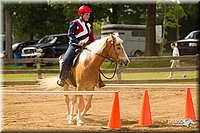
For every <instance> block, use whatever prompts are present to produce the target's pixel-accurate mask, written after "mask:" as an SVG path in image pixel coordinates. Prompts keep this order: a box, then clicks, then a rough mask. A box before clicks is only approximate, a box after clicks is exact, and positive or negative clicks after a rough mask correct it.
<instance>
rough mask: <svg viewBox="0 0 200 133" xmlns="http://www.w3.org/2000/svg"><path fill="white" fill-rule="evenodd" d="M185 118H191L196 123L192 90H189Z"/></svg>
mask: <svg viewBox="0 0 200 133" xmlns="http://www.w3.org/2000/svg"><path fill="white" fill-rule="evenodd" d="M185 118H191V119H192V120H194V121H196V117H195V112H194V106H193V102H192V96H191V92H190V88H188V89H187V96H186V105H185Z"/></svg>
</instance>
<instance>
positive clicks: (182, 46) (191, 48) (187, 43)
mask: <svg viewBox="0 0 200 133" xmlns="http://www.w3.org/2000/svg"><path fill="white" fill-rule="evenodd" d="M174 43H175V45H176V46H177V47H178V49H179V52H180V55H195V54H198V47H199V45H200V31H199V30H196V31H192V32H190V33H189V34H188V35H187V36H186V37H185V38H184V39H182V40H178V41H175V42H174Z"/></svg>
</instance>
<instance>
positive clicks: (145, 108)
mask: <svg viewBox="0 0 200 133" xmlns="http://www.w3.org/2000/svg"><path fill="white" fill-rule="evenodd" d="M139 124H140V125H142V126H147V125H151V124H152V119H151V111H150V104H149V97H148V91H147V90H145V93H144V98H143V105H142V110H141V116H140V122H139Z"/></svg>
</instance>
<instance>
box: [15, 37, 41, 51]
mask: <svg viewBox="0 0 200 133" xmlns="http://www.w3.org/2000/svg"><path fill="white" fill-rule="evenodd" d="M38 41H39V40H28V41H24V42H18V43H14V44H13V45H12V50H13V52H14V53H17V54H21V52H22V49H23V48H24V47H27V46H30V45H33V44H36V43H37V42H38Z"/></svg>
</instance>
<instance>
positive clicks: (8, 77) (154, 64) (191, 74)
mask: <svg viewBox="0 0 200 133" xmlns="http://www.w3.org/2000/svg"><path fill="white" fill-rule="evenodd" d="M195 65H196V62H194V61H185V62H181V66H184V67H186V66H195ZM169 66H170V63H169V61H132V62H131V63H130V64H129V66H128V68H159V67H169ZM35 68H36V67H35V66H33V67H30V68H27V67H26V65H25V64H24V65H22V66H14V64H9V65H3V66H2V69H3V70H28V69H29V70H31V69H35ZM41 68H42V69H59V66H58V64H55V65H52V66H46V65H41ZM101 69H102V70H103V69H113V70H114V64H110V62H104V63H103V64H102V66H101ZM168 74H169V72H145V73H122V79H123V80H153V79H155V80H156V79H166V78H167V77H168ZM186 74H187V78H196V77H197V76H198V71H187V72H186ZM56 76H57V77H58V74H42V78H48V77H56ZM106 76H108V77H111V76H112V73H108V74H106ZM173 78H174V79H179V78H182V74H181V72H174V74H173ZM2 79H3V80H4V81H19V80H20V81H26V80H37V79H38V75H37V74H2ZM102 79H103V80H106V79H105V78H104V77H103V76H102ZM116 79H117V76H115V77H114V78H113V79H112V80H116ZM187 83H188V82H187Z"/></svg>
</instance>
